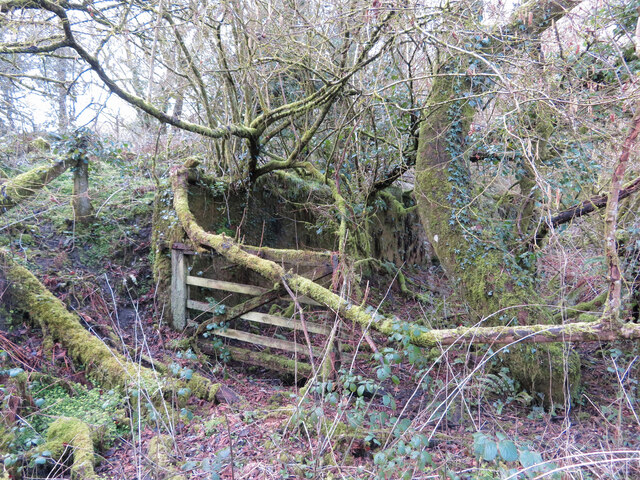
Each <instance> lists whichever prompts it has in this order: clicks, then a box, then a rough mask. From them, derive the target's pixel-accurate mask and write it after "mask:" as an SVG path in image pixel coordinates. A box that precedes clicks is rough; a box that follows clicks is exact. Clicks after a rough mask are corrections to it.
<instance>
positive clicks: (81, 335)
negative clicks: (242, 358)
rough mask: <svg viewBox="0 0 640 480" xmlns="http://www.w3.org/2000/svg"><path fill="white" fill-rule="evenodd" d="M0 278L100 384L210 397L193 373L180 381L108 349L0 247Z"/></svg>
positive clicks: (208, 387) (13, 298)
mask: <svg viewBox="0 0 640 480" xmlns="http://www.w3.org/2000/svg"><path fill="white" fill-rule="evenodd" d="M0 281H4V282H3V283H4V284H5V285H3V288H2V289H0V291H1V292H3V295H4V296H5V298H4V299H3V300H4V301H5V302H7V301H10V302H11V303H12V304H14V305H15V306H16V308H17V309H19V310H22V311H24V312H26V313H28V314H29V317H30V318H31V320H32V321H33V322H36V323H37V324H38V325H40V326H41V327H42V328H43V330H45V331H46V332H47V333H48V334H49V335H51V336H52V338H53V339H54V340H55V341H56V342H59V343H60V344H61V345H62V346H63V347H64V348H65V349H66V350H67V352H68V354H69V356H70V357H71V358H72V359H73V361H74V362H77V363H78V364H80V365H83V366H84V367H86V368H87V370H88V371H89V373H90V374H91V375H93V377H94V378H95V379H96V380H97V381H100V382H101V383H102V384H103V385H104V386H105V387H120V388H123V389H125V390H128V389H130V388H144V389H146V390H147V391H148V392H149V395H150V396H151V397H152V398H154V399H160V398H162V396H163V395H165V394H170V395H171V394H177V392H178V390H179V389H181V388H185V387H186V388H189V389H190V390H191V393H192V394H193V395H195V396H197V397H199V398H203V399H205V400H213V399H214V398H215V395H216V393H217V392H218V389H219V387H220V386H219V385H218V384H213V383H211V382H210V381H209V380H207V379H206V378H204V377H202V376H200V375H198V374H194V375H193V376H192V378H191V379H190V380H189V381H186V382H185V381H181V380H178V379H176V378H170V377H168V376H167V374H168V368H166V369H163V370H160V371H153V370H150V369H148V368H145V367H142V366H140V365H137V364H135V363H132V362H130V361H128V360H127V359H126V358H124V357H123V356H122V355H120V354H118V353H116V352H114V351H113V350H111V349H110V348H109V347H107V346H106V345H105V343H104V342H102V340H100V339H98V338H97V337H94V336H93V335H91V333H89V332H88V331H87V330H85V329H84V328H83V327H82V325H81V324H80V321H79V320H78V317H77V316H76V315H75V314H72V313H70V312H69V311H68V310H67V308H66V307H65V305H64V304H63V303H62V302H61V301H60V300H58V299H57V298H56V297H55V296H54V295H53V294H52V293H51V292H50V291H49V290H47V288H46V287H45V286H44V285H43V284H42V283H40V281H38V279H37V278H36V277H35V276H34V275H33V274H32V273H31V272H29V270H27V269H26V268H24V267H23V266H21V265H20V264H18V263H17V262H16V261H15V260H14V259H13V258H12V256H11V255H10V254H9V253H8V252H7V251H5V250H0Z"/></svg>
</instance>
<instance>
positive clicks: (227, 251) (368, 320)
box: [172, 167, 640, 347]
mask: <svg viewBox="0 0 640 480" xmlns="http://www.w3.org/2000/svg"><path fill="white" fill-rule="evenodd" d="M187 180H188V169H187V168H185V167H176V168H175V169H173V171H172V186H173V191H174V208H175V210H176V213H177V215H178V219H179V220H180V223H181V224H182V227H183V228H184V230H185V232H186V233H187V235H188V236H189V238H190V239H191V241H192V242H194V244H196V245H204V246H207V247H211V248H213V249H214V250H215V251H216V252H218V253H219V254H220V255H222V256H223V257H225V258H226V259H228V260H229V261H231V262H233V263H234V264H236V265H240V266H242V267H245V268H248V269H251V270H253V271H255V272H257V273H259V274H260V275H262V276H263V277H265V278H267V279H269V280H271V281H272V282H274V284H279V283H283V282H286V283H287V284H288V285H289V287H290V288H291V289H292V290H293V291H294V292H296V293H298V294H300V295H306V296H308V297H310V298H312V299H314V300H315V301H317V302H319V303H322V304H323V305H326V306H327V307H329V308H331V309H332V310H333V311H335V312H337V313H338V314H339V315H340V316H341V317H342V318H343V319H345V320H349V321H352V322H355V323H358V324H359V325H361V326H362V327H363V328H365V329H367V328H373V329H374V330H377V331H378V332H380V333H382V334H384V335H387V336H390V335H392V334H394V333H398V332H399V333H404V334H406V335H408V336H409V337H410V339H411V343H413V344H414V345H417V346H420V347H434V346H438V345H451V344H455V343H470V342H473V343H489V344H510V343H514V342H526V343H531V342H541V343H549V342H585V341H603V340H615V339H637V338H640V325H635V324H626V325H623V326H622V327H621V328H620V330H619V331H612V330H610V329H608V328H607V326H606V325H605V324H603V323H602V322H579V323H569V324H566V325H525V326H516V327H508V326H494V327H459V328H455V329H443V330H431V331H425V329H424V328H421V327H419V326H416V325H412V324H410V323H408V322H405V321H402V320H400V319H398V318H395V317H383V316H381V315H372V314H371V313H369V312H367V311H366V310H365V309H364V308H362V307H360V306H358V305H354V304H352V303H350V302H348V301H347V300H345V299H343V298H341V297H340V296H338V295H336V294H335V293H333V292H331V291H330V290H328V289H326V288H324V287H322V286H320V285H318V284H316V283H315V282H313V281H311V280H309V279H307V278H304V277H302V276H300V275H296V274H294V273H291V272H287V271H285V270H284V268H282V267H281V266H280V265H278V264H276V263H274V262H271V261H269V260H266V259H264V258H260V257H257V256H255V255H252V254H250V253H248V252H247V251H245V250H244V249H243V248H242V247H241V246H239V245H237V244H236V243H235V242H234V241H233V240H232V239H231V238H229V237H226V236H224V235H216V234H212V233H208V232H206V231H204V230H203V229H202V227H200V225H198V223H197V222H196V220H195V217H194V216H193V214H192V213H191V211H190V210H189V198H188V193H187V191H188V188H187ZM513 308H517V307H513Z"/></svg>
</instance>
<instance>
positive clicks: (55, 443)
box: [39, 417, 98, 480]
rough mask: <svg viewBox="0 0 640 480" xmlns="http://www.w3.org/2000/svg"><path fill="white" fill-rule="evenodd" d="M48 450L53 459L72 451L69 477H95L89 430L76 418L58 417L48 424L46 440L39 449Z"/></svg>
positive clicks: (74, 479) (87, 479)
mask: <svg viewBox="0 0 640 480" xmlns="http://www.w3.org/2000/svg"><path fill="white" fill-rule="evenodd" d="M39 450H40V451H42V452H44V451H49V452H51V456H52V458H54V459H59V458H61V457H62V456H63V455H64V454H65V453H66V452H67V451H68V450H71V452H72V458H73V459H72V466H71V479H72V480H89V479H94V478H95V479H97V478H98V477H97V476H96V474H95V472H94V470H93V465H94V452H93V439H92V435H91V430H90V429H89V427H88V426H87V424H86V423H84V422H83V421H82V420H78V419H77V418H64V417H63V418H59V419H58V420H56V421H55V422H53V423H52V424H51V426H49V430H48V431H47V441H46V443H45V444H44V445H43V446H42V447H41V448H40V449H39Z"/></svg>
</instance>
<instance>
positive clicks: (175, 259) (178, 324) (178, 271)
mask: <svg viewBox="0 0 640 480" xmlns="http://www.w3.org/2000/svg"><path fill="white" fill-rule="evenodd" d="M185 275H186V265H185V259H184V254H183V253H182V252H181V251H180V250H171V314H172V318H173V328H174V329H175V330H183V329H184V327H185V326H186V324H187V284H186V281H185Z"/></svg>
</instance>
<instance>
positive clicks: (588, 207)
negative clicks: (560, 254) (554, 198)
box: [536, 177, 640, 243]
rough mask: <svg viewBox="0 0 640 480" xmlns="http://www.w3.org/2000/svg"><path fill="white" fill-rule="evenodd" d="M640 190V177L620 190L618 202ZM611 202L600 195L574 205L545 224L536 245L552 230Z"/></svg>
mask: <svg viewBox="0 0 640 480" xmlns="http://www.w3.org/2000/svg"><path fill="white" fill-rule="evenodd" d="M638 190H640V177H638V178H636V179H635V180H633V181H631V182H629V183H627V185H625V186H624V187H623V188H621V189H620V191H619V194H618V201H620V200H624V199H625V198H627V197H630V196H631V195H633V194H634V193H636V192H637V191H638ZM608 201H609V195H598V196H597V197H593V198H590V199H589V200H585V201H584V202H582V203H579V204H578V205H574V206H573V207H570V208H568V209H566V210H564V211H562V212H560V213H558V214H557V215H555V216H553V217H552V218H551V220H549V221H547V222H545V223H543V224H542V225H541V226H540V228H539V229H538V232H537V233H536V243H538V242H540V241H542V240H543V239H544V237H545V236H546V235H547V234H548V233H549V230H551V229H552V228H556V227H559V226H560V225H563V224H565V223H569V222H570V221H572V220H575V219H576V218H580V217H582V216H583V215H588V214H590V213H593V212H595V211H596V210H600V209H602V208H604V207H606V206H607V202H608Z"/></svg>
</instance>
